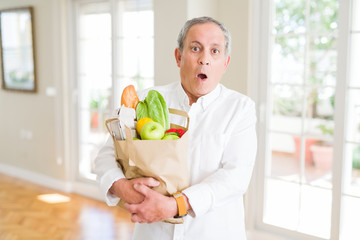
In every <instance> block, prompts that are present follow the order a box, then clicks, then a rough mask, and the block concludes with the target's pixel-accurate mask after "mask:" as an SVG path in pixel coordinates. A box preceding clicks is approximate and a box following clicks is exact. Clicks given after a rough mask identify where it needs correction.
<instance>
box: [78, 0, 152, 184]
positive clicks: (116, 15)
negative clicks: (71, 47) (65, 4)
mask: <svg viewBox="0 0 360 240" xmlns="http://www.w3.org/2000/svg"><path fill="white" fill-rule="evenodd" d="M74 7H75V22H76V25H75V26H76V28H75V32H76V50H77V51H76V59H77V64H76V77H75V78H76V81H75V86H74V88H75V89H74V90H75V93H76V95H77V105H76V106H74V107H75V109H74V112H75V116H76V117H77V121H76V122H77V124H76V125H77V126H76V127H75V128H74V129H77V144H78V147H77V149H78V153H77V157H76V159H78V161H79V163H78V171H77V172H78V178H80V179H90V180H94V179H95V175H94V174H93V160H94V158H95V157H96V155H97V152H98V149H99V147H101V146H102V145H103V144H104V142H105V141H106V138H107V136H108V135H107V131H106V127H105V125H104V120H105V119H106V118H108V117H109V116H111V114H112V112H113V109H115V108H117V107H119V106H120V98H121V93H122V89H123V88H124V87H125V86H127V85H129V84H133V85H134V86H135V88H136V89H137V90H139V89H144V88H147V87H151V86H153V84H154V47H153V45H154V34H153V32H154V27H153V24H154V20H153V19H154V16H153V10H152V1H151V0H116V1H115V0H112V1H110V0H102V1H101V0H99V1H90V0H78V1H74Z"/></svg>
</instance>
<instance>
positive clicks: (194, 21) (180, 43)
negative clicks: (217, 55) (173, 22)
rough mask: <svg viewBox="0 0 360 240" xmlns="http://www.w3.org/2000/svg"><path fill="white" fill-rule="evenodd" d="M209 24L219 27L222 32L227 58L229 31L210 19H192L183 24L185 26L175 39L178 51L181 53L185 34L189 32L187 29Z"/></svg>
mask: <svg viewBox="0 0 360 240" xmlns="http://www.w3.org/2000/svg"><path fill="white" fill-rule="evenodd" d="M209 22H212V23H215V24H216V25H218V26H219V27H220V29H221V31H222V32H223V34H224V37H225V55H226V56H228V55H229V54H230V51H231V36H230V32H229V30H227V28H226V27H225V26H224V24H222V23H221V22H219V21H217V20H215V19H213V18H211V17H199V18H193V19H190V20H188V21H187V22H186V23H185V25H184V26H183V28H182V29H181V31H180V33H179V36H178V39H177V42H178V48H179V49H180V52H182V51H183V49H184V40H185V38H186V35H187V32H188V31H189V29H190V28H191V27H192V26H194V25H196V24H202V23H209Z"/></svg>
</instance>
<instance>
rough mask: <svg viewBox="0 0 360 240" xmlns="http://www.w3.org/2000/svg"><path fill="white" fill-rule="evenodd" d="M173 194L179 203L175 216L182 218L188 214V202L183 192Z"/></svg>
mask: <svg viewBox="0 0 360 240" xmlns="http://www.w3.org/2000/svg"><path fill="white" fill-rule="evenodd" d="M172 196H173V197H174V198H175V200H176V204H177V210H178V211H177V214H176V215H175V216H174V218H182V217H185V216H186V215H187V209H188V208H187V203H186V200H187V199H185V197H184V195H183V194H182V193H181V192H177V193H174V194H172Z"/></svg>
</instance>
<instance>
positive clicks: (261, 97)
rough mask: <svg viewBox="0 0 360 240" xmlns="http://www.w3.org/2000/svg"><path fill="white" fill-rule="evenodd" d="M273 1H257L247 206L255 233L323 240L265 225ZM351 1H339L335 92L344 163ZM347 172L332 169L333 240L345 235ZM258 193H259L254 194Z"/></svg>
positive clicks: (338, 153)
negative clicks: (252, 163) (254, 142)
mask: <svg viewBox="0 0 360 240" xmlns="http://www.w3.org/2000/svg"><path fill="white" fill-rule="evenodd" d="M273 7H274V6H272V1H261V0H255V1H254V2H253V20H252V22H253V32H252V37H253V39H254V41H253V43H254V45H253V48H252V53H253V57H252V69H251V72H252V76H253V79H254V80H253V81H252V84H253V85H254V86H255V87H254V88H252V89H253V90H252V93H251V94H252V95H253V96H254V98H255V99H256V102H257V107H258V125H257V130H258V155H257V164H256V167H255V174H254V179H253V184H252V185H251V187H252V189H250V190H251V191H250V194H249V195H250V196H249V198H248V199H247V202H252V203H254V204H255V207H253V208H252V209H251V214H250V216H251V217H250V218H249V220H250V223H249V225H248V226H249V228H250V230H252V231H254V232H257V231H259V232H263V231H266V232H268V233H269V235H273V236H275V235H278V236H284V237H285V238H288V239H294V238H297V239H307V240H310V239H314V240H320V239H322V238H319V237H315V236H310V235H307V234H304V233H301V232H297V231H292V230H288V229H285V228H280V227H277V226H273V225H270V224H267V223H264V222H263V216H264V200H265V184H266V172H265V171H266V169H267V164H269V163H268V162H267V161H266V159H269V158H268V156H269V154H271V152H270V147H269V141H268V140H269V139H268V136H269V134H268V133H267V131H268V129H269V120H270V117H271V112H270V110H271V108H270V107H268V102H269V95H270V94H269V92H268V91H269V89H270V81H268V79H269V78H270V69H271V68H270V64H271V41H272V34H271V31H272V19H273V16H272V13H273V12H274V11H273ZM351 15H352V14H351V0H339V12H338V23H339V24H338V33H339V34H338V46H337V52H338V56H337V74H336V78H337V79H344V80H342V81H337V82H336V88H335V98H336V104H335V111H334V122H335V123H336V127H335V130H334V146H336V147H335V148H334V159H344V155H345V134H346V120H347V119H346V113H347V107H348V106H347V105H346V103H347V89H348V81H349V76H348V75H349V73H348V72H349V48H350V26H351V25H350V24H351V21H350V18H351ZM344 171H345V170H344V168H343V162H342V161H333V169H332V176H333V177H332V186H333V187H332V208H331V210H332V213H331V230H330V239H334V240H335V239H339V238H340V235H341V209H342V208H341V206H342V197H343V195H342V193H343V187H344V186H343V185H344ZM254 189H256V190H254ZM274 239H278V238H277V237H274Z"/></svg>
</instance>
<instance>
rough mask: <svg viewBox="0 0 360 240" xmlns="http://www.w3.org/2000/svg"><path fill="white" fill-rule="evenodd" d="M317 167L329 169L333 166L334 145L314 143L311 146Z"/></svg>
mask: <svg viewBox="0 0 360 240" xmlns="http://www.w3.org/2000/svg"><path fill="white" fill-rule="evenodd" d="M310 150H311V152H312V154H313V160H314V164H315V167H317V168H319V169H322V170H326V171H329V170H331V168H332V159H333V147H332V146H329V145H318V144H314V145H312V146H311V147H310Z"/></svg>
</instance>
